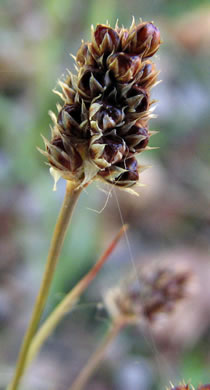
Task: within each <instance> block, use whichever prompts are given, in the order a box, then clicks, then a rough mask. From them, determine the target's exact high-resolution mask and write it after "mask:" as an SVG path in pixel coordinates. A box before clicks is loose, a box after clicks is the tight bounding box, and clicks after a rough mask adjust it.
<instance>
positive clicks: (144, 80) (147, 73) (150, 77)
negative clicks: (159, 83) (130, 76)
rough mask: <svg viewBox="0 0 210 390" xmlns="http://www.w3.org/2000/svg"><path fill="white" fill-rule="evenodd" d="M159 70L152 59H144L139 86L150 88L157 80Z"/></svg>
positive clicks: (138, 79) (137, 81) (138, 80)
mask: <svg viewBox="0 0 210 390" xmlns="http://www.w3.org/2000/svg"><path fill="white" fill-rule="evenodd" d="M157 75H158V72H157V71H156V67H155V64H154V63H153V62H151V61H149V60H148V61H144V62H143V64H142V67H141V69H140V71H139V75H138V78H137V80H136V83H137V85H138V86H139V87H142V88H150V87H151V86H152V85H154V84H155V82H156V80H157Z"/></svg>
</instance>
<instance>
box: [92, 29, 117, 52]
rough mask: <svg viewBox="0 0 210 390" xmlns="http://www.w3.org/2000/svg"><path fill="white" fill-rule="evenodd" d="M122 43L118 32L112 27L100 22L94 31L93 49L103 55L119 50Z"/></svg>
mask: <svg viewBox="0 0 210 390" xmlns="http://www.w3.org/2000/svg"><path fill="white" fill-rule="evenodd" d="M119 45H120V38H119V35H118V33H117V32H116V31H115V30H114V29H113V28H111V27H108V26H106V25H103V24H98V25H97V26H96V29H95V31H94V33H93V38H92V49H93V50H92V51H93V52H94V53H95V54H96V55H97V56H101V55H102V54H103V55H107V54H110V53H112V52H115V51H117V49H118V48H119Z"/></svg>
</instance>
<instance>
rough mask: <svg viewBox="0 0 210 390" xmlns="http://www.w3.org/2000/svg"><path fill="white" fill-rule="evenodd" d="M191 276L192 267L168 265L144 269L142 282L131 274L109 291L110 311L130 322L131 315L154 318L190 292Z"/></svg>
mask: <svg viewBox="0 0 210 390" xmlns="http://www.w3.org/2000/svg"><path fill="white" fill-rule="evenodd" d="M189 276H190V272H189V271H188V270H187V271H186V270H185V271H183V270H182V271H181V270H179V271H178V270H175V269H172V268H169V267H168V268H167V267H165V266H164V267H158V268H157V267H156V268H154V269H152V268H150V269H146V270H142V271H141V273H140V274H139V275H138V279H137V280H138V283H134V280H133V276H131V278H128V279H127V281H126V283H125V282H124V283H122V286H119V287H117V288H114V289H110V291H108V293H107V295H106V296H105V302H106V305H107V308H108V311H109V312H110V314H111V316H112V317H114V318H116V317H125V318H127V321H128V322H129V318H130V319H131V320H132V321H136V322H137V321H138V320H145V319H146V320H147V321H150V322H152V321H153V320H155V318H156V317H157V316H158V315H159V314H161V313H170V312H171V311H173V310H174V309H175V307H176V304H177V302H178V301H180V300H181V299H183V298H184V297H185V296H186V290H187V285H188V280H189ZM177 390H182V389H181V388H180V389H177ZM183 390H184V389H183ZM185 390H188V389H185Z"/></svg>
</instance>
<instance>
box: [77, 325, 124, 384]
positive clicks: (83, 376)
mask: <svg viewBox="0 0 210 390" xmlns="http://www.w3.org/2000/svg"><path fill="white" fill-rule="evenodd" d="M125 325H126V322H125V321H124V319H118V320H116V321H115V322H114V323H112V324H111V327H110V328H109V330H108V332H107V334H106V336H105V338H104V340H103V342H102V344H101V345H100V346H99V348H98V349H97V350H96V351H95V353H94V354H93V355H92V356H91V358H90V359H89V360H88V362H87V364H86V366H85V367H84V368H83V370H82V371H81V372H80V373H79V375H78V377H77V378H76V379H75V381H74V383H73V385H72V386H71V387H70V389H69V390H82V389H83V388H84V387H85V385H86V384H87V382H88V380H89V379H90V377H91V376H92V375H93V373H94V372H95V370H96V369H97V367H98V366H99V364H100V362H101V360H102V359H103V358H104V355H105V353H106V351H107V349H108V347H109V346H110V345H111V344H112V342H113V340H114V339H115V338H116V336H117V335H118V333H119V332H120V330H121V329H122V328H123V327H124V326H125Z"/></svg>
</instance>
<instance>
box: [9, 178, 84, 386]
mask: <svg viewBox="0 0 210 390" xmlns="http://www.w3.org/2000/svg"><path fill="white" fill-rule="evenodd" d="M80 193H81V189H79V190H76V189H75V185H74V184H73V183H71V182H68V181H67V184H66V194H65V198H64V201H63V205H62V208H61V211H60V214H59V216H58V220H57V223H56V226H55V230H54V233H53V237H52V241H51V245H50V249H49V253H48V257H47V263H46V267H45V271H44V275H43V279H42V283H41V287H40V290H39V293H38V296H37V299H36V302H35V305H34V309H33V313H32V317H31V320H30V323H29V326H28V329H27V331H26V333H25V336H24V339H23V343H22V347H21V350H20V353H19V357H18V361H17V364H16V369H15V374H14V377H13V379H12V381H11V383H10V384H9V386H8V388H7V390H17V389H18V387H19V384H20V381H21V378H22V376H23V374H24V371H25V366H26V360H27V355H28V350H29V347H30V344H31V341H32V338H33V337H34V334H35V332H36V330H37V327H38V324H39V322H40V318H41V315H42V313H43V310H44V307H45V303H46V300H47V297H48V293H49V289H50V285H51V282H52V278H53V275H54V271H55V267H56V264H57V261H58V257H59V254H60V251H61V248H62V245H63V242H64V238H65V234H66V231H67V227H68V225H69V222H70V220H71V216H72V213H73V210H74V206H75V204H76V202H77V200H78V197H79V195H80Z"/></svg>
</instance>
